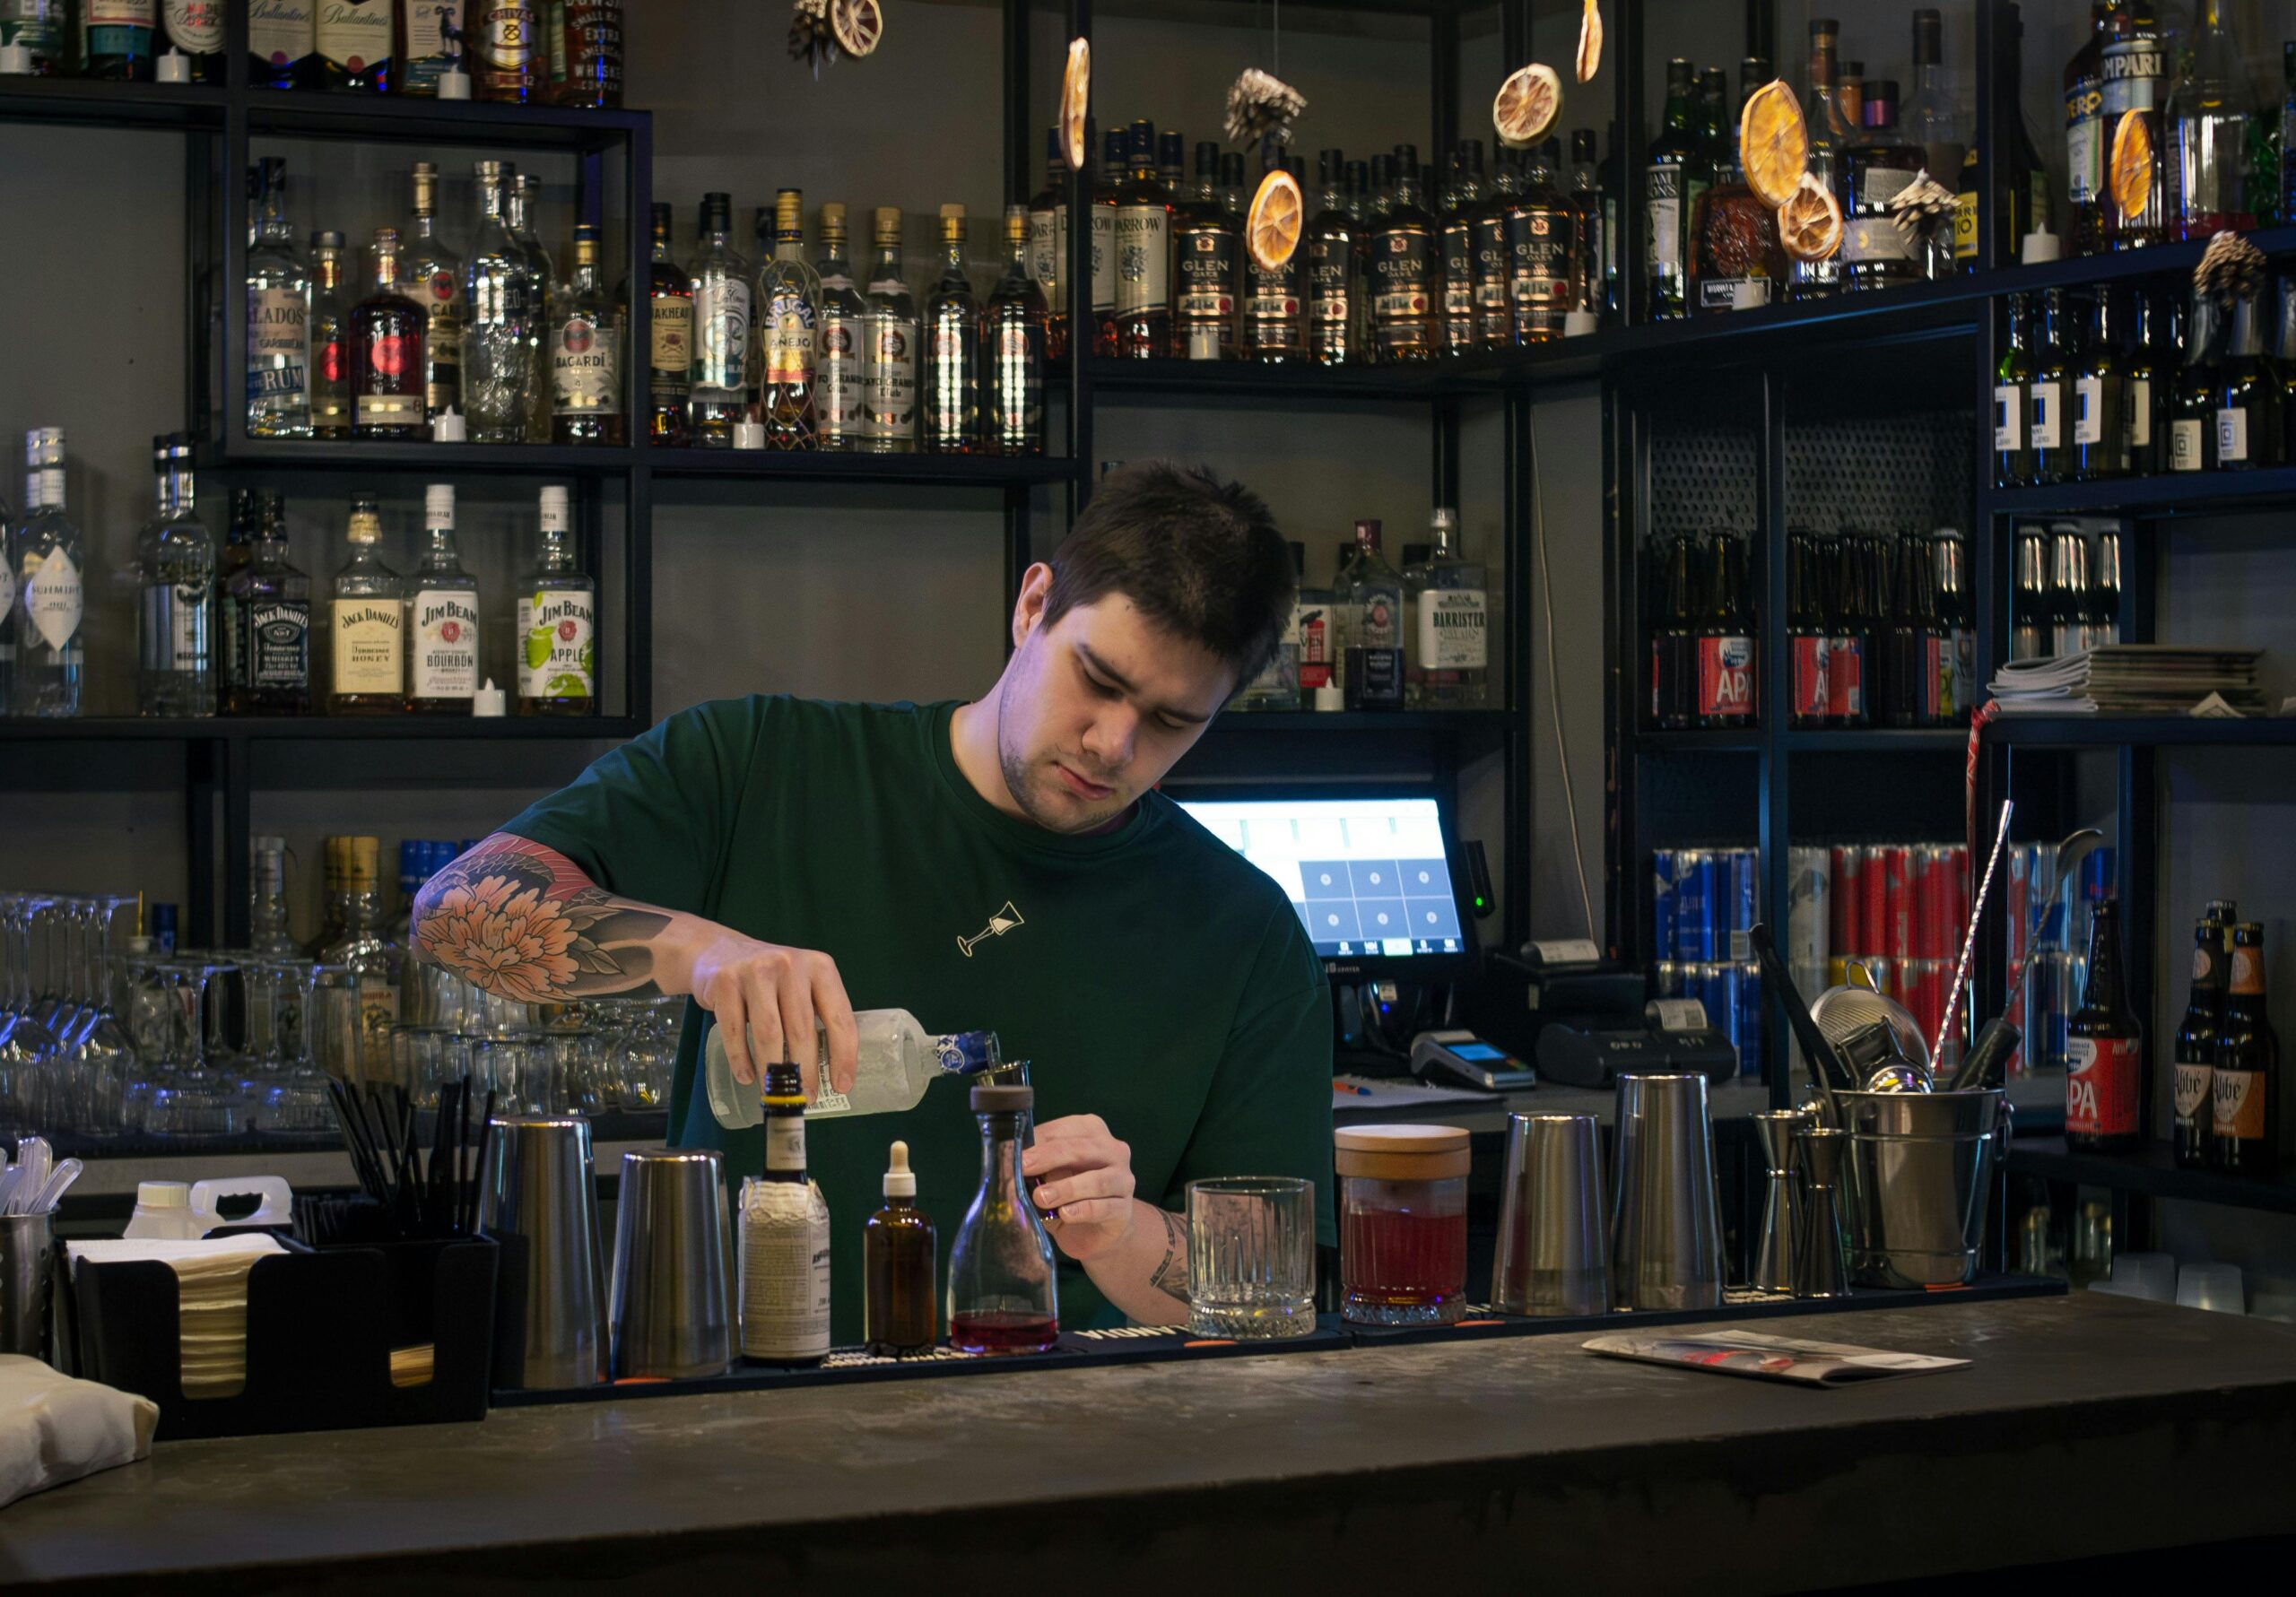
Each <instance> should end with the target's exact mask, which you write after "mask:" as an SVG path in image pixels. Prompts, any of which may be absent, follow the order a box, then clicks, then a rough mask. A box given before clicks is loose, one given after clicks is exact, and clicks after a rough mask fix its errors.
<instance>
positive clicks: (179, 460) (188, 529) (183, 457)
mask: <svg viewBox="0 0 2296 1597" xmlns="http://www.w3.org/2000/svg"><path fill="white" fill-rule="evenodd" d="M152 470H153V472H154V473H156V474H157V477H158V482H159V511H158V514H157V515H155V516H152V519H151V520H150V521H147V522H145V523H144V524H143V531H142V532H140V533H139V534H136V538H135V572H136V581H137V583H138V584H139V585H140V587H141V590H142V594H141V600H142V602H141V603H139V605H138V606H137V610H136V650H135V653H136V673H135V709H136V713H137V714H138V715H143V716H212V715H213V714H214V713H215V662H214V653H213V650H214V638H213V635H212V629H213V625H214V618H215V538H214V534H212V533H210V532H209V531H208V530H207V528H206V525H204V523H202V522H201V520H200V519H199V515H198V512H197V510H196V508H194V505H193V497H194V484H193V480H192V470H191V435H190V434H188V433H182V432H170V433H166V434H163V435H161V437H159V438H153V439H152Z"/></svg>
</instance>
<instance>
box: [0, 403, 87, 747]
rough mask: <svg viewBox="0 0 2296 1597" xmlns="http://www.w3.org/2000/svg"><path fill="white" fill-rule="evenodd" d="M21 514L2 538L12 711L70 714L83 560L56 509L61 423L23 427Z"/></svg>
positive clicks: (79, 664)
mask: <svg viewBox="0 0 2296 1597" xmlns="http://www.w3.org/2000/svg"><path fill="white" fill-rule="evenodd" d="M24 465H25V472H24V516H23V519H22V521H20V522H18V523H17V524H16V526H15V530H14V531H13V533H12V534H10V535H9V539H8V568H9V569H10V571H11V572H13V574H14V577H15V608H14V611H13V614H14V617H15V640H16V665H15V684H14V687H13V696H12V699H11V705H12V707H13V710H14V711H15V713H16V714H17V715H19V716H76V715H78V714H79V713H80V681H81V673H82V671H83V667H84V665H85V661H86V648H85V645H84V644H83V642H82V640H81V637H80V620H81V616H82V614H83V611H84V609H85V602H86V595H85V591H84V588H83V577H82V573H83V571H84V570H85V569H86V566H87V550H86V545H85V544H84V543H83V542H82V541H81V537H80V529H79V527H78V526H76V525H74V523H73V521H72V519H71V517H70V516H66V515H65V513H64V430H63V429H62V428H60V427H35V428H33V429H31V430H30V431H28V432H26V433H25V434H24Z"/></svg>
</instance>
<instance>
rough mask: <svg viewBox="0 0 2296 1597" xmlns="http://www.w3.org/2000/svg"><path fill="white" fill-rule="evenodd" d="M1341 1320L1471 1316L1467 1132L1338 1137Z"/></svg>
mask: <svg viewBox="0 0 2296 1597" xmlns="http://www.w3.org/2000/svg"><path fill="white" fill-rule="evenodd" d="M1332 1141H1333V1146H1334V1150H1335V1163H1336V1167H1337V1171H1338V1176H1339V1261H1340V1281H1341V1299H1340V1313H1341V1315H1342V1316H1343V1317H1344V1318H1346V1319H1349V1320H1352V1321H1353V1322H1355V1323H1356V1324H1360V1325H1448V1324H1450V1323H1451V1322H1452V1321H1454V1320H1457V1318H1459V1316H1460V1315H1463V1314H1464V1313H1465V1311H1466V1293H1467V1133H1465V1132H1464V1131H1462V1130H1460V1129H1459V1128H1458V1127H1457V1126H1455V1125H1353V1126H1348V1127H1346V1128H1345V1129H1344V1130H1341V1131H1337V1132H1335V1133H1333V1135H1332Z"/></svg>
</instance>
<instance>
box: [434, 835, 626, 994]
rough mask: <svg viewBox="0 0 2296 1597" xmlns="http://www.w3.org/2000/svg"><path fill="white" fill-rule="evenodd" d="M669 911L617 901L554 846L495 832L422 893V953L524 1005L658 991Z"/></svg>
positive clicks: (486, 988) (478, 984)
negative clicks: (659, 941)
mask: <svg viewBox="0 0 2296 1597" xmlns="http://www.w3.org/2000/svg"><path fill="white" fill-rule="evenodd" d="M668 924H670V913H669V911H667V910H664V909H657V908H655V907H653V906H651V905H648V904H639V903H637V902H635V901H634V900H631V899H629V898H616V897H614V896H613V894H612V893H609V892H607V891H606V890H604V888H602V887H600V886H598V884H597V883H596V882H594V881H591V880H590V879H589V878H588V877H587V876H586V875H584V874H583V873H582V870H581V868H580V867H579V866H578V865H577V864H574V862H573V861H572V860H570V859H568V858H567V857H566V856H565V855H562V854H561V853H559V852H558V851H557V850H556V849H554V848H547V847H544V846H543V845H542V844H540V843H533V842H529V841H527V840H526V838H517V837H513V836H511V835H510V834H509V833H508V832H496V833H495V834H494V835H493V836H491V837H490V838H487V839H486V840H485V841H484V842H483V843H481V844H479V845H478V846H476V847H475V848H473V849H472V850H471V851H470V852H469V853H467V854H465V855H463V856H462V857H461V858H459V859H457V861H455V863H454V864H451V865H449V866H448V867H447V868H446V869H445V870H443V871H441V872H439V873H438V874H437V875H436V876H433V877H432V878H431V880H430V881H428V882H426V883H424V884H423V888H422V891H421V892H420V893H418V894H416V895H415V899H414V928H413V943H414V953H415V956H416V958H418V959H428V960H430V961H431V963H432V964H434V965H443V966H445V967H446V968H448V969H449V970H451V971H453V972H454V973H455V974H456V975H457V976H461V977H462V978H463V979H464V980H465V981H467V982H469V983H471V984H472V985H474V986H477V987H481V988H483V989H484V990H485V991H487V992H489V993H491V994H495V995H496V996H498V997H501V998H507V999H509V1000H511V1001H512V1002H517V1003H560V1002H564V1001H566V1000H567V999H569V998H585V997H596V996H599V995H602V994H613V993H626V994H636V995H639V996H647V995H652V994H659V993H660V991H661V989H660V988H659V987H658V986H657V985H655V981H654V950H653V942H654V940H655V938H656V937H657V936H659V935H660V933H662V931H663V929H664V928H665V927H666V926H667V925H668Z"/></svg>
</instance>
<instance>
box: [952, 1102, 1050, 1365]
mask: <svg viewBox="0 0 2296 1597" xmlns="http://www.w3.org/2000/svg"><path fill="white" fill-rule="evenodd" d="M1035 1107H1036V1091H1035V1089H1033V1088H1029V1087H995V1086H991V1087H976V1088H974V1089H972V1113H973V1118H974V1119H976V1120H978V1122H979V1123H980V1191H979V1192H978V1193H975V1194H974V1195H973V1201H972V1207H971V1208H970V1210H968V1211H966V1212H965V1222H964V1225H963V1227H962V1228H961V1229H960V1230H959V1231H958V1232H957V1239H956V1241H955V1243H954V1244H953V1245H952V1246H951V1247H950V1249H949V1345H950V1346H951V1347H952V1348H954V1349H956V1350H958V1351H960V1352H964V1353H1044V1352H1049V1351H1050V1350H1052V1349H1053V1347H1054V1346H1055V1345H1056V1344H1057V1342H1058V1341H1059V1340H1060V1298H1059V1289H1058V1284H1057V1281H1056V1280H1054V1277H1053V1267H1052V1263H1053V1261H1052V1238H1051V1237H1048V1235H1046V1233H1045V1228H1044V1222H1043V1221H1042V1220H1041V1219H1039V1218H1038V1217H1037V1211H1036V1207H1035V1205H1034V1204H1032V1203H1031V1202H1030V1201H1029V1196H1028V1188H1027V1185H1026V1183H1025V1182H1024V1181H1023V1179H1022V1176H1021V1150H1022V1146H1023V1145H1024V1144H1025V1142H1026V1141H1027V1138H1028V1132H1029V1123H1030V1118H1031V1113H1032V1111H1033V1110H1034V1109H1035Z"/></svg>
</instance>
